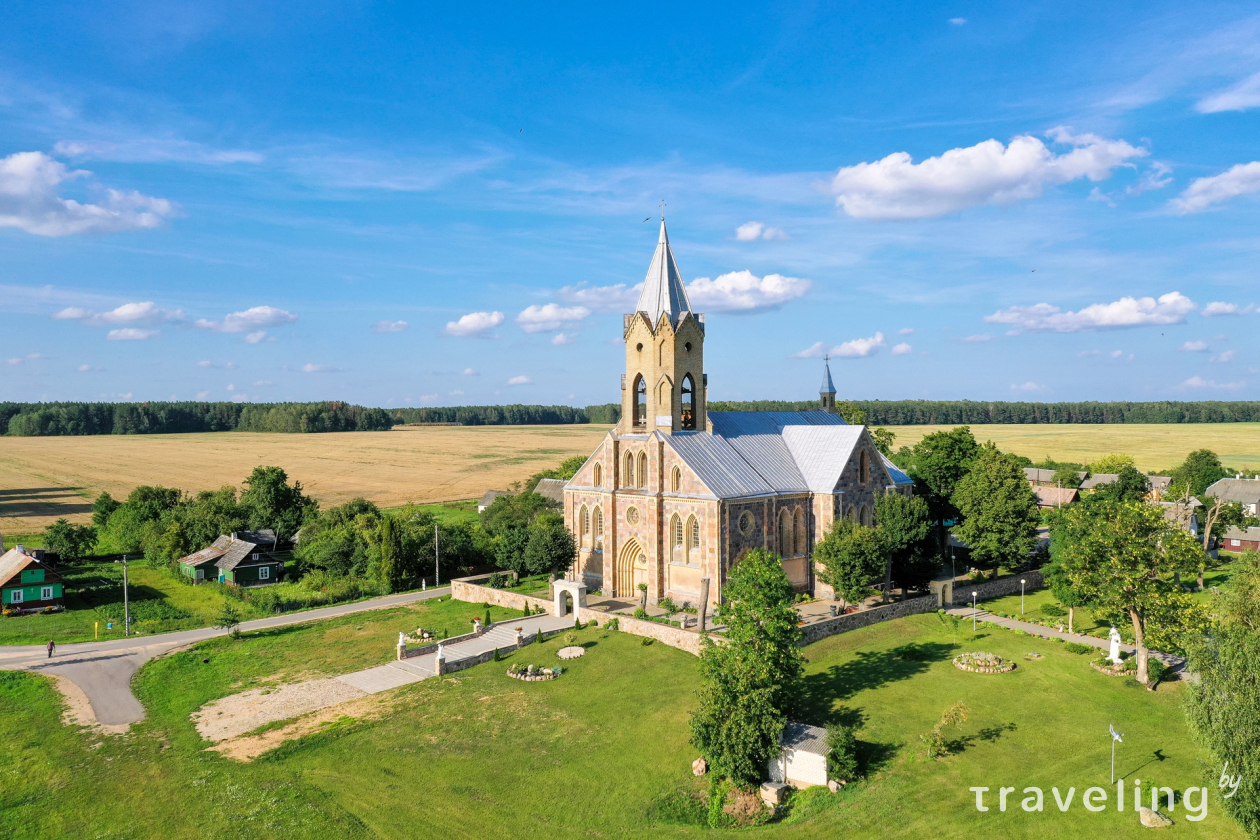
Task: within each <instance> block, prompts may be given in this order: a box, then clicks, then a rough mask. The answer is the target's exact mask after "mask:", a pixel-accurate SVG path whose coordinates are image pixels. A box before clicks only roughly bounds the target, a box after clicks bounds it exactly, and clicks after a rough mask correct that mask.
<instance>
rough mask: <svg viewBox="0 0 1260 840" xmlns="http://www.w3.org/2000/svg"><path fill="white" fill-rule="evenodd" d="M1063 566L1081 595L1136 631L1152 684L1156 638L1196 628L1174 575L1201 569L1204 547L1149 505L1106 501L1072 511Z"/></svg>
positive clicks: (1145, 676)
mask: <svg viewBox="0 0 1260 840" xmlns="http://www.w3.org/2000/svg"><path fill="white" fill-rule="evenodd" d="M1062 542H1063V548H1062V550H1061V551H1060V556H1059V557H1057V558H1056V562H1058V563H1060V564H1062V567H1063V571H1064V572H1065V573H1066V575H1067V578H1068V580H1069V581H1070V582H1071V584H1072V585H1073V586H1074V587H1076V589H1077V590H1078V591H1079V592H1080V594H1081V595H1082V596H1083V597H1085V598H1088V599H1089V600H1090V602H1091V603H1092V604H1094V605H1096V606H1097V607H1099V608H1100V609H1101V610H1102V611H1103V612H1107V613H1112V614H1117V615H1124V616H1127V617H1128V619H1129V620H1130V622H1131V623H1132V626H1133V637H1134V644H1135V645H1136V646H1137V660H1138V673H1137V678H1138V681H1139V682H1141V683H1148V682H1149V681H1150V677H1149V670H1148V667H1147V663H1148V660H1149V658H1150V651H1149V649H1148V635H1151V634H1152V633H1154V632H1155V631H1158V632H1159V633H1160V634H1161V635H1162V636H1163V637H1164V638H1168V637H1170V636H1171V635H1173V634H1175V633H1176V632H1177V631H1178V630H1180V629H1182V628H1184V627H1187V626H1188V625H1190V624H1191V623H1192V622H1193V620H1194V617H1195V612H1196V611H1195V609H1194V606H1193V604H1192V602H1191V601H1190V598H1189V596H1188V595H1186V594H1185V593H1184V592H1183V591H1182V590H1181V587H1180V586H1178V585H1177V584H1176V583H1175V580H1174V574H1176V573H1179V572H1186V571H1188V570H1190V569H1193V568H1195V567H1196V566H1197V565H1198V562H1199V554H1200V553H1201V552H1202V550H1203V549H1202V548H1201V547H1200V546H1199V544H1198V542H1197V541H1196V540H1195V539H1194V537H1192V536H1191V535H1190V534H1188V533H1187V532H1186V531H1184V530H1183V529H1181V528H1180V527H1179V526H1178V525H1176V524H1175V523H1173V522H1170V521H1169V520H1167V519H1165V518H1164V514H1163V511H1162V510H1161V509H1159V508H1158V507H1156V506H1154V505H1149V504H1144V503H1142V502H1112V501H1108V500H1104V501H1101V502H1099V503H1096V504H1091V505H1078V506H1076V507H1073V508H1071V509H1069V510H1067V511H1065V512H1064V534H1063V540H1062Z"/></svg>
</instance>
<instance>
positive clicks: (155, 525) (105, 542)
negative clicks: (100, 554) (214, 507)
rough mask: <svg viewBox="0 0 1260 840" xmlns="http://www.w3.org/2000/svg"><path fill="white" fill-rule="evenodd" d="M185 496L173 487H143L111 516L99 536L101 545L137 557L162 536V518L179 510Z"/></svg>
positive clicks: (131, 495) (134, 492) (108, 549)
mask: <svg viewBox="0 0 1260 840" xmlns="http://www.w3.org/2000/svg"><path fill="white" fill-rule="evenodd" d="M182 499H183V494H182V493H181V492H180V491H179V490H176V489H174V488H171V487H152V486H148V485H142V486H140V487H137V488H135V489H134V490H132V491H131V493H130V494H128V496H127V500H126V501H125V502H123V503H122V504H120V505H118V507H117V508H115V509H114V511H113V513H111V514H110V515H109V519H108V520H106V523H105V526H104V527H103V528H101V529H100V530H99V531H98V532H97V537H98V544H99V547H100V548H101V549H103V550H104V551H106V552H118V553H135V552H138V551H144V550H146V546H147V543H149V542H151V541H152V540H154V539H156V538H157V537H158V536H160V534H161V532H162V529H161V528H160V527H159V522H160V520H161V519H162V517H163V516H164V515H165V514H166V513H167V512H168V511H171V510H174V509H175V508H176V507H178V506H179V504H180V502H181V501H182Z"/></svg>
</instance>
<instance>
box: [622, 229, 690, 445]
mask: <svg viewBox="0 0 1260 840" xmlns="http://www.w3.org/2000/svg"><path fill="white" fill-rule="evenodd" d="M635 309H636V311H635V312H633V313H631V314H628V315H625V316H623V317H624V332H623V334H624V338H625V342H626V372H625V375H624V376H623V377H622V379H621V422H620V423H618V424H617V431H618V433H619V434H623V435H624V434H646V433H648V432H652V431H659V432H662V433H664V434H671V433H673V432H687V431H705V430H706V429H707V428H708V422H707V412H706V405H707V402H708V400H707V398H706V390H707V387H708V381H707V378H706V377H705V374H704V315H703V314H702V313H701V314H696V313H693V312H692V311H691V301H689V300H688V299H687V289H686V287H685V286H684V285H683V281H682V275H681V274H679V272H678V264H677V263H676V262H674V254H673V252H672V251H670V248H669V234H668V232H667V231H666V230H665V217H664V216H662V217H661V234H660V238H659V239H658V240H657V243H656V253H655V254H653V255H652V264H651V265H650V266H649V267H648V273H647V278H646V279H645V280H644V281H643V292H642V293H641V294H640V295H639V303H638V306H636V307H635Z"/></svg>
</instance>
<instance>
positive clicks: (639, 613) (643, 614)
mask: <svg viewBox="0 0 1260 840" xmlns="http://www.w3.org/2000/svg"><path fill="white" fill-rule="evenodd" d="M634 617H635V618H640V619H643V620H644V621H647V617H648V614H647V610H645V609H643V607H635V608H634Z"/></svg>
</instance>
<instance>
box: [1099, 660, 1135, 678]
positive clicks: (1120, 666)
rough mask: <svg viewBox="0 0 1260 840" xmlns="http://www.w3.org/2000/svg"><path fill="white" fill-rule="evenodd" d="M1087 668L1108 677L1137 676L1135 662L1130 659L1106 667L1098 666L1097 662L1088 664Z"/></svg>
mask: <svg viewBox="0 0 1260 840" xmlns="http://www.w3.org/2000/svg"><path fill="white" fill-rule="evenodd" d="M1089 667H1091V668H1093V669H1094V670H1095V671H1097V672H1098V673H1100V674H1106V675H1107V676H1109V677H1132V676H1134V675H1135V674H1137V662H1136V661H1135V660H1132V659H1126V660H1124V661H1122V662H1117V663H1111V664H1108V665H1100V664H1098V663H1097V662H1090V663H1089Z"/></svg>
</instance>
